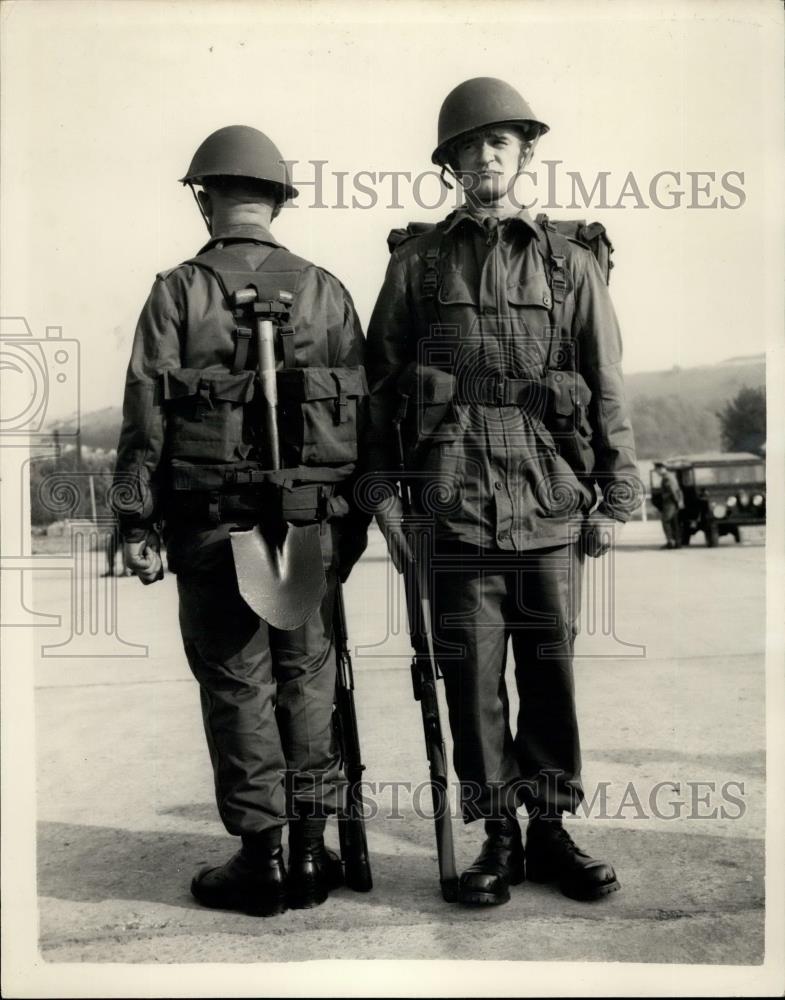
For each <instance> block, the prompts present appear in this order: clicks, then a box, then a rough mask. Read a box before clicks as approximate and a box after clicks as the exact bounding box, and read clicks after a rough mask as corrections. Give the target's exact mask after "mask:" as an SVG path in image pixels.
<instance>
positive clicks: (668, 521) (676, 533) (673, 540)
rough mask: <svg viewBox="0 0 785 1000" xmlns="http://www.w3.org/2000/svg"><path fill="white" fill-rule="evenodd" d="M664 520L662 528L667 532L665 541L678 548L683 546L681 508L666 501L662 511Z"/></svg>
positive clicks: (661, 516) (661, 515) (661, 514)
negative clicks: (680, 519)
mask: <svg viewBox="0 0 785 1000" xmlns="http://www.w3.org/2000/svg"><path fill="white" fill-rule="evenodd" d="M660 518H661V520H662V530H663V532H664V534H665V541H666V542H668V544H669V545H674V546H676V547H677V548H678V547H679V546H681V524H680V522H679V508H678V506H677V505H676V504H675V503H672V502H670V501H666V502H665V503H664V504H663V505H662V510H661V511H660Z"/></svg>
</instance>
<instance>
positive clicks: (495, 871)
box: [458, 816, 525, 906]
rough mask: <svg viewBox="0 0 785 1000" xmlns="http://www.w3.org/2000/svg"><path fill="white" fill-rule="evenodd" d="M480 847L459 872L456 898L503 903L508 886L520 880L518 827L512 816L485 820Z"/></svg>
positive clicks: (477, 903) (521, 857) (482, 903)
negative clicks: (468, 863)
mask: <svg viewBox="0 0 785 1000" xmlns="http://www.w3.org/2000/svg"><path fill="white" fill-rule="evenodd" d="M485 833H486V835H487V837H486V840H485V843H484V844H483V845H482V850H481V851H480V853H479V854H478V855H477V857H476V858H475V860H474V862H473V863H472V864H471V865H470V866H469V867H468V868H467V869H466V871H465V872H463V874H462V875H461V882H460V888H459V894H458V899H459V900H460V902H461V903H468V904H469V905H472V906H493V905H496V904H499V903H507V902H508V901H509V899H510V886H511V885H518V884H519V883H520V882H523V880H524V877H525V876H524V854H523V841H522V839H521V828H520V827H519V826H518V820H517V819H516V818H515V817H514V816H504V817H503V818H501V819H489V820H486V821H485Z"/></svg>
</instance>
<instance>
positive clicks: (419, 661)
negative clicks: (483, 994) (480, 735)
mask: <svg viewBox="0 0 785 1000" xmlns="http://www.w3.org/2000/svg"><path fill="white" fill-rule="evenodd" d="M408 404H409V397H408V395H406V394H404V393H402V394H401V404H400V406H399V408H398V413H397V414H396V417H395V420H394V421H393V424H394V427H395V433H396V439H397V445H398V464H399V479H398V482H399V486H400V497H401V504H402V507H403V517H404V524H406V523H408V525H409V526H410V527H413V518H412V497H411V486H410V484H409V482H408V480H407V476H406V464H405V458H404V449H403V433H402V429H401V425H402V424H403V420H404V418H405V416H406V410H407V408H408ZM408 540H409V548H410V551H411V553H412V558H411V560H410V562H409V564H408V565H407V566H406V569H405V572H404V574H403V577H404V590H405V593H406V609H407V614H408V618H409V635H410V636H411V641H412V649H413V650H414V656H413V657H412V664H411V671H412V688H413V690H414V700H415V701H418V702H419V703H420V710H421V712H422V724H423V731H424V734H425V751H426V754H427V757H428V766H429V770H430V779H431V797H432V800H433V821H434V825H435V827H436V853H437V856H438V860H439V882H440V883H441V889H442V898H443V899H444V900H445V902H448V903H454V902H455V901H456V900H457V898H458V873H457V871H456V868H455V848H454V845H453V836H452V820H451V819H450V808H449V796H448V792H447V786H448V783H447V753H446V750H445V747H444V737H443V736H442V726H441V719H440V716H439V699H438V695H437V689H436V681H437V679H438V677H439V676H440V674H439V669H438V666H437V663H436V654H435V652H434V648H433V632H432V629H431V602H430V596H429V587H428V580H427V573H426V572H423V570H422V567H423V563H425V559H424V558H423V556H424V555H425V552H426V542H427V538H426V536H425V535H424V533H423V532H422V531H421V532H419V537H416V533H415V532H414V531H412V532H411V533H410V534H409V539H408ZM426 565H427V563H426Z"/></svg>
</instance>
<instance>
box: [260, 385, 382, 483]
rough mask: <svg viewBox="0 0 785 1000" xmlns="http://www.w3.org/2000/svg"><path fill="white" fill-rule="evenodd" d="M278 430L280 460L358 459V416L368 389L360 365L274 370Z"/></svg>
mask: <svg viewBox="0 0 785 1000" xmlns="http://www.w3.org/2000/svg"><path fill="white" fill-rule="evenodd" d="M277 381H278V436H279V441H280V447H281V460H282V463H283V465H285V466H289V467H293V466H300V465H303V466H341V465H347V464H349V463H353V462H356V461H357V430H358V427H357V417H358V408H359V405H360V401H361V400H362V399H363V397H365V396H367V395H368V385H367V383H366V380H365V369H364V368H363V367H362V365H355V366H353V367H347V368H319V367H312V368H284V369H282V370H281V371H279V372H278V379H277Z"/></svg>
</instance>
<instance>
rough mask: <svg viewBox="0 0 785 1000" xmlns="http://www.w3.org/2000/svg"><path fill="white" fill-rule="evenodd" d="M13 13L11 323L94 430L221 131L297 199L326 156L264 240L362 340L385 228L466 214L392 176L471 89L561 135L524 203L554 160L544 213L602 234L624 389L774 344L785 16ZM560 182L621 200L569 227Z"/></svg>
mask: <svg viewBox="0 0 785 1000" xmlns="http://www.w3.org/2000/svg"><path fill="white" fill-rule="evenodd" d="M0 17H2V20H3V32H2V45H3V53H2V56H3V58H2V97H1V99H2V133H1V138H2V173H1V179H0V183H1V184H2V190H1V192H0V196H1V197H2V214H3V223H2V251H3V252H2V272H1V273H0V295H2V315H3V316H5V317H9V316H12V317H18V316H24V317H25V318H26V319H27V320H28V322H29V324H30V327H31V329H32V331H33V333H34V335H35V336H36V337H39V338H43V337H44V331H45V328H46V327H47V326H61V327H62V328H63V336H64V337H66V338H74V339H76V340H78V342H79V347H80V353H81V408H82V410H83V412H87V411H90V410H93V409H97V408H99V407H102V406H107V405H113V404H118V403H119V402H120V401H121V399H122V388H123V380H124V372H125V367H126V364H127V361H128V355H129V351H130V345H131V339H132V336H133V330H134V326H135V322H136V319H137V316H138V314H139V311H140V309H141V306H142V304H143V302H144V300H145V298H146V296H147V293H148V291H149V288H150V286H151V284H152V281H153V278H154V275H155V274H156V272H158V271H160V270H162V269H164V268H167V267H171V266H174V265H175V264H177V263H178V262H179V261H182V260H184V259H187V258H188V257H190V256H192V255H193V254H194V253H195V252H196V250H197V249H198V248H199V247H200V246H201V245H202V244H203V243H204V242H205V240H206V238H207V237H206V232H205V230H204V226H203V223H202V221H201V219H200V217H199V215H198V213H197V211H196V207H195V205H194V204H193V201H192V199H191V195H190V193H189V192H188V190H187V189H185V188H183V187H181V186H180V185H179V184H178V183H177V178H179V177H181V176H182V175H183V173H184V172H185V170H186V167H187V165H188V163H189V161H190V158H191V156H192V154H193V152H194V150H195V148H196V147H197V145H198V144H199V143H200V142H201V141H202V140H203V139H204V138H205V137H206V136H207V135H208V134H209V133H210V132H212V131H213V130H214V129H217V128H220V127H221V126H224V125H228V124H248V125H253V126H255V127H257V128H260V129H262V130H263V131H265V132H267V133H268V134H269V135H270V136H271V137H272V138H273V139H274V141H275V142H276V143H277V145H278V146H279V148H280V149H281V150H282V152H283V155H284V157H286V158H287V159H291V160H294V161H297V162H296V164H295V166H294V177H295V182H298V181H299V182H301V184H302V182H303V181H308V180H313V178H314V171H315V168H314V166H313V165H312V164H311V163H310V162H309V161H314V160H318V161H326V162H325V163H324V165H323V166H322V168H321V169H322V171H323V181H324V184H323V191H324V197H323V203H324V204H325V205H326V207H322V208H318V207H314V202H315V201H316V199H315V196H314V188H313V187H312V186H308V185H307V184H306V185H304V186H303V195H302V196H301V198H300V199H299V200H298V201H299V204H298V207H297V208H291V207H290V208H286V209H285V210H284V212H283V213H282V215H281V217H280V218H279V219H278V220H277V222H276V223H275V226H274V233H275V235H276V236H277V237H278V239H279V240H280V241H281V242H282V243H284V245H286V246H288V247H289V248H290V249H291V250H292V251H294V252H295V253H298V254H300V255H301V256H305V257H308V258H310V259H312V260H314V261H315V262H316V263H318V264H321V265H322V266H324V267H326V268H328V269H329V270H330V271H332V272H333V273H334V274H336V275H337V276H338V277H339V278H340V279H341V280H342V281H343V282H344V284H345V285H346V286H347V287H348V288H349V290H350V291H351V293H352V296H353V298H354V300H355V303H356V305H357V308H358V311H359V314H360V317H361V320H362V321H363V324H364V325H367V321H368V318H369V316H370V313H371V309H372V307H373V303H374V300H375V297H376V294H377V292H378V289H379V286H380V284H381V281H382V278H383V275H384V270H385V267H386V264H387V259H388V253H387V247H386V236H387V233H388V231H389V230H390V229H391V228H393V227H395V226H401V225H405V224H406V223H407V222H408V221H410V220H421V221H437V220H438V219H439V218H441V217H443V216H444V215H445V214H447V212H448V211H449V210H450V209H451V208H452V207H453V206H454V202H453V200H449V201H448V202H446V203H445V204H443V205H442V206H440V207H434V208H425V207H421V206H420V205H418V204H417V203H416V201H415V197H414V184H413V183H409V182H407V181H405V180H403V179H401V181H400V187H399V194H398V200H397V201H395V199H394V198H393V197H392V195H393V191H392V183H391V181H390V180H389V179H387V180H384V181H382V180H380V179H379V178H378V175H379V173H380V172H382V171H388V172H394V171H404V172H409V173H411V175H412V177H413V178H415V177H417V176H419V175H421V174H423V173H424V172H426V171H429V170H432V167H431V164H430V155H431V152H432V150H433V147H434V145H435V136H436V121H437V117H438V112H439V107H440V105H441V102H442V100H443V99H444V97H445V96H446V94H447V93H448V92H449V91H450V90H451V89H452V88H453V87H454V86H455V85H456V84H457V83H459V82H460V81H461V80H464V79H466V78H468V77H473V76H496V77H501V78H503V79H505V80H507V81H508V82H510V83H511V84H513V85H514V86H516V87H517V88H518V89H519V90H520V91H521V92H522V93H523V94H524V96H525V97H526V98H527V99H528V100H529V102H530V103H531V104H532V106H533V107H534V109H535V111H536V113H537V114H538V116H539V117H541V118H542V119H543V120H545V121H546V122H548V123H549V124H550V127H551V131H550V132H549V133H548V134H547V135H546V136H545V137H544V139H543V140H542V141H541V142H540V144H539V146H538V149H537V153H536V162H535V165H534V166H535V168H536V169H537V171H538V173H537V176H538V180H537V186H536V188H535V187H533V186H532V187H526V188H524V192H525V193H526V194H527V195H528V194H536V195H538V197H540V199H541V200H542V198H543V196H545V195H546V194H547V191H546V187H547V185H546V177H547V174H546V168H544V167H543V163H546V162H550V163H551V168H550V169H551V170H552V171H554V172H555V176H556V178H557V183H556V186H555V188H554V192H555V194H556V201H557V202H558V205H559V207H556V208H552V209H550V210H549V214H550V215H552V217H553V218H565V219H566V218H576V217H577V218H587V219H589V220H598V221H601V222H602V223H604V224H605V226H606V227H607V229H608V231H609V234H610V236H611V239H612V241H613V243H614V246H615V255H614V257H615V262H616V267H615V269H614V271H613V274H612V279H611V293H612V297H613V299H614V302H615V305H616V309H617V312H618V314H619V318H620V321H621V326H622V331H623V336H624V352H625V369H626V371H628V372H635V371H645V370H656V369H666V368H671V367H673V366H674V365H680V366H682V367H686V366H692V365H698V364H713V363H717V362H720V361H722V360H725V359H727V358H730V357H734V356H738V355H748V354H754V353H759V352H762V351H763V350H765V349H766V346H767V337H771V336H772V335H777V336H778V335H779V329H780V327H781V319H780V320H779V321H776V320H775V325H776V329H775V330H774V332H773V331H772V317H773V316H774V317H777V316H778V315H779V314H778V313H777V312H776V310H774V311H773V310H772V303H773V302H774V300H775V298H776V297H777V296H779V295H780V294H781V273H780V271H779V270H773V269H772V267H771V263H772V253H773V252H776V254H779V252H780V251H779V249H778V248H779V247H781V244H782V233H781V219H782V215H781V213H780V212H779V211H776V210H773V209H774V208H775V207H776V206H777V205H779V203H780V197H781V190H780V189H781V184H780V176H781V175H780V172H779V166H780V160H781V152H780V151H781V147H782V119H781V102H780V98H779V95H781V93H782V70H781V66H780V64H779V59H778V51H779V49H778V46H779V37H778V34H777V31H776V30H774V31H773V30H772V27H775V28H776V23H777V22H778V20H781V13H780V8H779V5H778V4H777V3H766V2H763V3H756V2H746V3H723V2H717V3H709V2H687V3H681V4H679V5H677V6H674V7H671V6H670V5H668V4H663V3H655V2H647V3H626V2H622V0H615V2H612V3H581V4H579V5H576V4H572V3H566V2H564V3H561V2H558V0H557V2H552V3H549V4H547V5H545V4H542V3H539V2H531V3H529V2H517V3H506V2H504V0H497V2H486V3H483V4H480V3H471V4H469V3H463V2H461V0H453V2H451V3H445V4H442V3H440V2H437V0H433V2H427V0H426V2H420V3H417V4H409V3H406V2H395V3H393V2H389V3H387V2H375V3H374V2H366V3H364V4H354V3H349V4H347V3H344V4H341V5H337V4H333V3H328V2H319V0H316V2H310V3H297V2H290V3H282V2H277V3H276V2H253V0H247V2H221V3H216V2H209V0H203V2H199V0H196V2H185V0H178V2H174V3H171V2H170V3H161V2H157V0H133V2H126V0H114V2H112V3H108V4H107V3H100V2H98V3H92V2H71V0H57V2H55V3H50V2H47V0H17V2H9V3H4V4H3V5H2V9H0ZM538 164H539V166H538ZM359 171H369V172H371V174H376V175H377V179H376V182H375V183H373V182H371V181H370V179H369V177H368V175H367V174H366V175H364V177H361V178H360V182H361V183H363V184H364V185H365V187H366V188H370V189H371V190H372V192H373V193H374V194H375V196H376V204H375V205H373V206H370V202H371V200H372V195H369V194H367V193H363V192H362V191H361V190H359V189H355V188H354V187H353V185H354V184H355V182H356V180H357V179H358V178H357V175H358V172H359ZM568 171H569V172H573V173H574V172H579V173H580V176H581V178H582V179H583V180H584V183H585V185H586V188H587V190H591V188H592V185H593V183H594V181H595V180H596V177H597V176H598V174H599V173H600V172H603V171H604V172H607V174H606V182H607V196H606V199H605V201H604V202H600V201H599V191H598V192H597V193H596V195H595V198H594V201H593V204H592V205H591V206H590V207H588V208H586V207H585V206H583V205H579V206H578V207H577V208H575V207H573V208H572V209H570V208H569V207H568V206H569V203H570V194H571V190H570V180H569V175H568ZM664 171H672V172H674V173H675V174H676V175H677V176H676V177H668V176H665V175H663V176H662V177H661V178H660V181H659V182H658V187H657V188H656V189H655V197H658V198H659V201H660V203H661V206H666V205H669V204H671V205H674V206H675V207H672V208H668V207H658V206H657V205H656V204H654V203H653V197H652V196H651V191H650V183H651V181H652V178H655V176H656V175H658V174H661V173H662V172H664ZM698 172H710V173H713V175H714V178H713V180H712V179H711V178H709V177H708V176H707V175H706V174H699V175H698V176H697V177H696V178H695V179H693V177H692V175H693V174H696V173H698ZM341 173H344V180H343V185H344V196H343V202H342V201H341V198H340V196H339V195H340V192H339V190H338V183H339V181H338V180H337V175H339V174H341ZM630 173H632V174H633V177H634V182H628V183H627V187H626V188H625V180H626V179H627V178H628V175H629V174H630ZM723 177H724V178H725V180H724V181H723ZM631 183H635V184H637V188H638V190H639V191H640V198H639V197H638V196H637V194H636V192H635V190H634V189H631V187H630V184H631ZM693 185H694V188H693ZM625 190H626V191H627V194H626V196H625V197H623V198H621V197H620V195H621V194H622V192H623V191H625ZM419 191H420V196H421V197H420V200H421V201H424V202H427V204H429V205H431V204H434V203H435V202H436V200H437V199H438V197H439V196H440V191H441V189H440V187H439V185H438V182H437V180H436V178H435V177H434V176H432V175H431V176H427V175H426V176H425V177H423V178H422V180H421V186H420V188H419ZM674 191H683V192H684V193H683V195H682V196H681V203H680V204H679V203H678V202H679V199H678V198H677V197H675V196H674V194H673V192H674ZM352 195H355V197H356V200H357V204H356V206H355V207H352V206H351V201H352ZM723 198H724V200H725V205H726V207H722V199H723ZM450 199H454V194H451V195H450ZM711 202H714V204H713V206H712V207H700V206H702V205H705V204H707V203H711ZM539 210H540V207H539V206H537V207H535V208H534V209H533V211H534V212H536V211H539ZM58 407H59V408H61V409H62V410H63V411H64V412H65V411H67V410H68V400H67V399H65V398H64V397H63V398H62V399H58V400H56V401H55V402H53V403H52V413H53V414H54V413H55V410H56V409H57V408H58Z"/></svg>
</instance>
